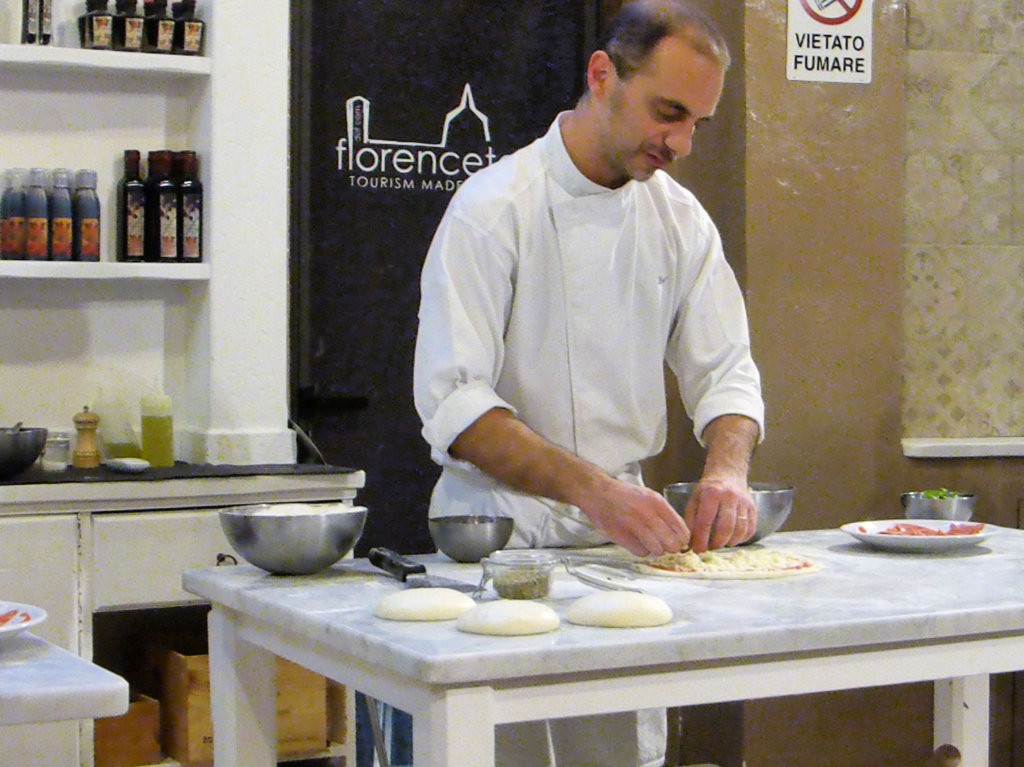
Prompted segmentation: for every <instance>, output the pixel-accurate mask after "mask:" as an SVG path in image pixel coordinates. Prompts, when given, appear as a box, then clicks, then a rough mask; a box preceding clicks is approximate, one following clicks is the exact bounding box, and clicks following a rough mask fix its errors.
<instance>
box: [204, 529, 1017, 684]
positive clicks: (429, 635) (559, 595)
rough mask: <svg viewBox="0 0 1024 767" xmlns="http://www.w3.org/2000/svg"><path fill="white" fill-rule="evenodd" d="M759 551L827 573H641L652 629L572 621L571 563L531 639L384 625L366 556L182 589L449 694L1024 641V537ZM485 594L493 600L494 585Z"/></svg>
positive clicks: (821, 534) (781, 545)
mask: <svg viewBox="0 0 1024 767" xmlns="http://www.w3.org/2000/svg"><path fill="white" fill-rule="evenodd" d="M990 528H991V526H990ZM758 545H764V546H765V547H766V548H771V549H778V550H782V551H790V552H794V553H798V554H803V555H806V556H808V557H811V558H812V559H814V560H816V561H817V562H819V563H820V564H821V566H822V569H821V570H820V571H819V572H816V573H810V574H805V575H799V576H794V577H788V578H779V579H772V580H733V581H709V580H691V579H676V578H667V577H659V576H648V577H643V578H641V580H640V581H638V583H639V584H640V585H642V587H643V588H644V589H645V590H646V591H648V592H649V593H651V594H656V595H657V596H660V597H662V598H663V599H665V601H666V602H668V604H669V605H670V606H671V608H672V610H673V613H674V616H675V617H674V620H673V621H672V622H671V623H670V624H668V625H665V626H661V627H657V628H645V629H606V628H592V627H581V626H575V625H572V624H570V623H568V622H567V621H566V620H565V613H566V610H567V608H568V606H569V605H570V604H571V603H572V601H573V600H575V599H576V598H578V597H581V596H584V595H586V594H589V593H592V592H593V589H592V588H590V587H589V586H586V585H584V584H582V583H580V582H579V581H577V580H575V579H574V578H572V577H571V576H569V575H568V574H566V573H565V572H564V571H562V570H561V568H559V569H558V570H556V578H555V580H554V582H553V585H552V589H551V594H550V596H549V598H548V599H547V600H545V601H546V602H547V604H549V605H550V606H551V607H553V608H554V609H555V611H556V612H557V613H559V615H560V616H561V617H562V624H561V627H560V628H559V629H558V630H557V631H554V632H552V633H548V634H541V635H537V636H525V637H488V636H479V635H474V634H467V633H463V632H460V631H458V630H457V629H456V628H455V625H454V622H450V621H449V622H441V623H405V622H395V621H385V620H381V619H379V618H376V617H374V615H373V608H374V606H375V605H376V604H377V602H379V601H380V599H382V598H383V597H384V596H385V595H387V594H389V593H391V592H393V591H394V590H395V589H398V588H401V587H402V586H401V584H399V583H397V582H396V581H394V580H393V579H391V578H389V577H388V576H386V575H383V574H382V573H380V572H379V571H377V570H376V569H375V568H373V567H372V566H370V565H369V564H368V563H367V562H366V561H365V560H343V561H342V562H341V563H339V564H338V565H335V566H334V567H332V568H329V569H327V570H325V571H323V572H321V573H317V574H314V575H308V576H274V575H269V574H267V573H265V572H263V571H262V570H259V569H257V568H255V567H252V566H248V565H240V566H238V567H219V568H208V569H203V570H192V571H189V572H186V573H185V575H184V586H185V588H186V589H187V590H188V591H191V592H194V593H196V594H198V595H200V596H202V597H205V598H207V599H210V600H211V601H213V602H214V603H217V604H220V605H224V606H226V607H228V608H230V609H233V610H235V611H238V612H239V613H242V614H243V615H246V616H249V617H251V618H254V619H256V620H258V621H260V622H262V623H263V624H264V625H271V626H275V627H280V628H281V630H282V632H285V633H288V634H290V635H291V636H300V637H303V638H305V639H308V640H311V641H315V642H317V643H318V644H320V645H321V646H322V647H327V648H331V649H336V650H337V651H338V652H339V653H342V654H345V655H346V656H348V657H350V658H354V659H356V660H358V661H361V662H363V663H368V664H371V665H373V666H379V667H384V668H387V669H389V670H391V671H394V672H397V673H399V674H403V675H408V676H410V677H413V678H416V679H419V680H420V681H422V682H426V683H428V684H441V685H454V684H465V683H470V682H480V681H485V680H499V679H515V678H520V677H524V676H534V677H536V676H544V675H556V674H564V673H575V672H586V671H593V670H607V669H609V668H616V669H629V668H636V667H641V666H656V665H661V664H673V665H676V666H679V665H681V664H682V665H685V664H699V663H706V662H714V661H716V660H717V661H721V660H725V659H729V658H743V657H761V658H764V659H767V658H770V657H771V656H773V655H776V654H792V653H805V652H815V651H834V650H837V649H842V648H851V647H859V648H864V647H867V646H872V645H882V644H888V645H892V644H896V645H899V644H901V643H905V644H908V645H912V644H920V643H922V642H926V641H929V640H935V639H943V638H964V637H986V636H997V635H1000V634H1022V635H1024V589H1022V588H1021V584H1022V582H1024V531H1018V530H1012V529H1006V528H999V529H998V530H997V531H996V533H995V534H994V535H992V536H991V537H990V538H988V539H987V540H985V541H984V542H982V543H980V544H978V545H976V546H971V547H969V548H966V549H963V550H960V551H955V552H946V553H942V554H920V553H916V554H903V553H891V552H886V551H880V550H876V549H873V548H870V547H869V546H868V545H866V544H864V543H862V542H860V541H858V540H855V539H854V538H852V537H850V536H849V535H847V534H846V533H843V532H841V531H839V530H818V531H802V532H789V533H777V534H775V535H772V536H770V537H769V538H767V539H765V540H764V541H762V542H761V543H760V544H758ZM418 558H419V559H422V561H424V562H426V564H427V570H428V572H430V573H434V574H437V575H442V576H446V577H449V578H456V579H459V580H463V581H466V582H471V583H475V582H476V581H477V580H479V575H480V566H479V565H466V564H457V563H454V562H452V561H450V560H448V559H447V558H446V557H444V556H443V555H441V554H434V555H427V556H424V557H418ZM483 598H484V599H494V598H496V595H495V594H494V592H493V590H491V589H488V590H487V592H486V593H485V595H484V597H483Z"/></svg>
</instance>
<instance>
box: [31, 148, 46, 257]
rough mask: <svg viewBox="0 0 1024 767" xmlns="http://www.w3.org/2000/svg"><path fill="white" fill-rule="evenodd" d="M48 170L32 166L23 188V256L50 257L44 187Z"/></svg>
mask: <svg viewBox="0 0 1024 767" xmlns="http://www.w3.org/2000/svg"><path fill="white" fill-rule="evenodd" d="M49 176H50V171H48V170H47V169H46V168H33V169H32V170H31V171H29V174H28V187H27V188H26V189H25V258H27V259H28V260H29V261H46V260H47V259H48V258H49V257H50V242H49V233H50V205H49V201H48V199H47V197H48V196H47V194H46V187H47V185H48V181H49Z"/></svg>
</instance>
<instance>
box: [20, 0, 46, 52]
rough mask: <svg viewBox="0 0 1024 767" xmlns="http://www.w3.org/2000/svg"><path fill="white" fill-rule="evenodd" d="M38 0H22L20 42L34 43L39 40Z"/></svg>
mask: <svg viewBox="0 0 1024 767" xmlns="http://www.w3.org/2000/svg"><path fill="white" fill-rule="evenodd" d="M40 10H41V6H40V0H22V3H21V42H23V43H28V44H30V45H34V44H35V43H38V42H39V12H40Z"/></svg>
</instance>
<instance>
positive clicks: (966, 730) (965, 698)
mask: <svg viewBox="0 0 1024 767" xmlns="http://www.w3.org/2000/svg"><path fill="white" fill-rule="evenodd" d="M934 717H935V726H934V729H933V740H934V745H935V746H936V747H938V746H941V745H942V744H943V743H950V744H952V745H954V746H956V747H957V748H958V749H960V755H961V756H962V757H963V764H969V765H971V767H985V765H987V764H988V738H989V733H988V730H989V726H988V721H989V678H988V674H975V675H974V676H961V677H953V678H951V679H939V680H937V681H936V682H935V711H934Z"/></svg>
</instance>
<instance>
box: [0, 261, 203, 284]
mask: <svg viewBox="0 0 1024 767" xmlns="http://www.w3.org/2000/svg"><path fill="white" fill-rule="evenodd" d="M0 277H20V278H28V279H46V280H169V281H178V282H191V281H203V280H208V279H210V265H209V264H150V263H145V264H125V263H118V262H116V261H98V262H88V261H0Z"/></svg>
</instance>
